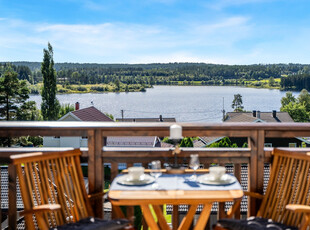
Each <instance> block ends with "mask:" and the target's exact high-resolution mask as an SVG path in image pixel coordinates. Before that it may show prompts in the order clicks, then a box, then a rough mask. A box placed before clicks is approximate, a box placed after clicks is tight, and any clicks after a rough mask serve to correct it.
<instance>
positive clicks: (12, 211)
mask: <svg viewBox="0 0 310 230" xmlns="http://www.w3.org/2000/svg"><path fill="white" fill-rule="evenodd" d="M8 174H9V216H8V218H9V223H8V225H9V229H12V230H15V229H16V228H17V225H16V222H17V208H16V167H15V165H12V164H9V167H8Z"/></svg>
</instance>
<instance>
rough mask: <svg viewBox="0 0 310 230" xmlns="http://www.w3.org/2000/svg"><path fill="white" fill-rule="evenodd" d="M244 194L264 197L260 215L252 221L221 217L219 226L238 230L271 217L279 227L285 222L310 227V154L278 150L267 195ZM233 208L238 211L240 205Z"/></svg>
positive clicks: (259, 211)
mask: <svg viewBox="0 0 310 230" xmlns="http://www.w3.org/2000/svg"><path fill="white" fill-rule="evenodd" d="M244 194H245V195H249V196H252V197H255V198H258V199H262V203H261V206H260V208H259V210H258V213H257V215H256V216H257V218H255V220H253V219H252V220H250V221H245V220H244V221H240V220H232V219H223V220H219V222H218V224H217V225H216V227H215V229H223V228H224V229H231V230H235V229H240V226H241V225H244V228H243V229H247V227H245V226H250V225H251V224H250V222H251V221H252V224H253V221H254V222H255V221H257V222H260V221H261V222H266V220H268V219H271V220H272V221H273V222H276V223H277V224H278V225H279V226H281V225H282V224H283V225H287V226H291V227H296V228H299V229H300V230H305V229H307V227H308V226H309V225H310V153H306V154H305V153H302V152H292V151H284V150H279V149H274V151H273V163H272V167H271V174H270V179H269V182H268V186H267V190H266V194H265V195H260V194H257V193H252V192H245V193H244ZM237 205H240V202H239V204H237ZM231 210H237V208H236V206H235V207H234V206H233V208H232V209H231ZM228 216H229V217H232V216H233V212H232V211H231V212H229V213H228ZM262 218H263V219H262ZM260 224H262V223H260ZM269 224H270V223H269ZM274 224H275V223H274ZM262 225H263V224H262ZM252 226H253V225H252ZM281 227H283V226H281Z"/></svg>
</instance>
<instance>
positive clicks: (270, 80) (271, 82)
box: [268, 77, 276, 87]
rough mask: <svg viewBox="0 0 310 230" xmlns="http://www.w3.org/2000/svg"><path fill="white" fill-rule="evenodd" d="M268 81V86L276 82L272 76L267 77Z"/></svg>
mask: <svg viewBox="0 0 310 230" xmlns="http://www.w3.org/2000/svg"><path fill="white" fill-rule="evenodd" d="M268 83H269V86H271V87H272V86H274V85H275V83H276V82H275V80H274V78H273V77H270V78H269V80H268Z"/></svg>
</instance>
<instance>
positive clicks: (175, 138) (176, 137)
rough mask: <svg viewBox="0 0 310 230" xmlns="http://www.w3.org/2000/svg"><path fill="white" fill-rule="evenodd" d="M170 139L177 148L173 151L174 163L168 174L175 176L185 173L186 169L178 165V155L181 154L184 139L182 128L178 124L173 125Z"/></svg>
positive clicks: (168, 169)
mask: <svg viewBox="0 0 310 230" xmlns="http://www.w3.org/2000/svg"><path fill="white" fill-rule="evenodd" d="M169 139H170V140H171V141H172V142H173V144H174V145H175V148H174V149H173V150H172V155H173V156H174V162H173V163H172V164H170V165H169V166H168V167H167V172H168V173H175V174H179V173H184V171H185V168H184V167H183V166H182V165H179V164H178V155H179V154H180V153H181V149H180V147H179V143H180V142H181V140H182V139H183V136H182V126H180V125H177V124H175V125H171V126H170V138H169Z"/></svg>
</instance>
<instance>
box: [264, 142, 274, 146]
mask: <svg viewBox="0 0 310 230" xmlns="http://www.w3.org/2000/svg"><path fill="white" fill-rule="evenodd" d="M264 146H265V147H272V143H265V144H264Z"/></svg>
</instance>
